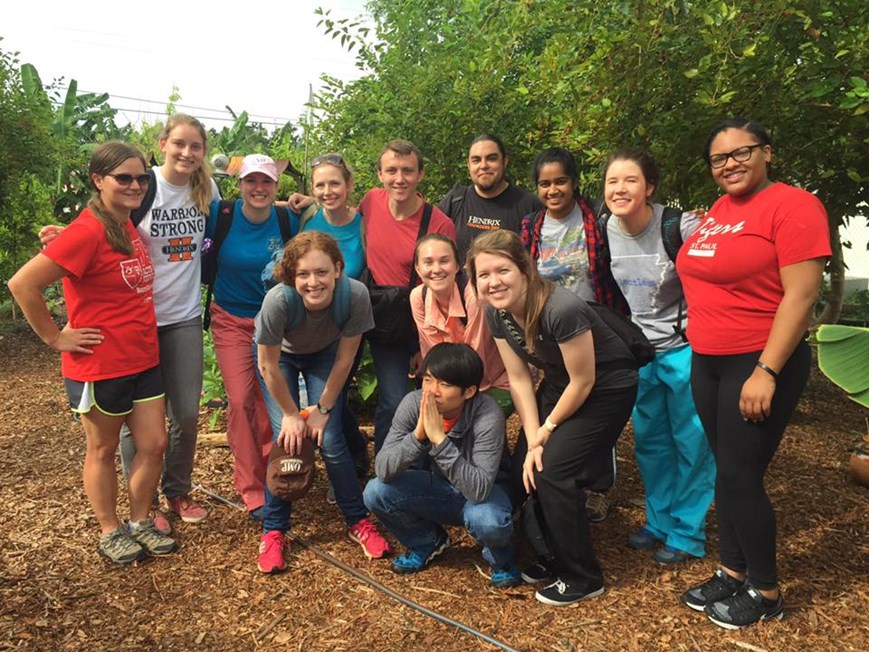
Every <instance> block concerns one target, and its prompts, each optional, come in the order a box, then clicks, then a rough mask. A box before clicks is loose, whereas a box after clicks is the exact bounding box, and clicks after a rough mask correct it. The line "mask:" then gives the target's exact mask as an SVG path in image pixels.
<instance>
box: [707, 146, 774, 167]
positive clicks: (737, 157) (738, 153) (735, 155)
mask: <svg viewBox="0 0 869 652" xmlns="http://www.w3.org/2000/svg"><path fill="white" fill-rule="evenodd" d="M755 147H763V145H761V144H760V143H755V144H754V145H744V146H743V147H737V148H736V149H735V150H733V151H732V152H727V153H726V154H713V155H712V156H710V157H709V167H712V168H723V167H724V166H725V165H726V164H727V159H729V158H732V159H733V160H734V161H736V162H737V163H745V162H746V161H747V160H748V159H750V158H751V154H752V152H754V148H755Z"/></svg>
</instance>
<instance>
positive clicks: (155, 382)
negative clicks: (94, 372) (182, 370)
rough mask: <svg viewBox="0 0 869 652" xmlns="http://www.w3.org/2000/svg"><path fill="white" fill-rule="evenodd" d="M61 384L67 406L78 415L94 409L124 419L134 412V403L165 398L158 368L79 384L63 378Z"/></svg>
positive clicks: (79, 382)
mask: <svg viewBox="0 0 869 652" xmlns="http://www.w3.org/2000/svg"><path fill="white" fill-rule="evenodd" d="M63 384H64V386H65V387H66V396H67V398H69V406H70V408H72V411H73V412H76V413H78V414H86V413H88V412H90V411H91V408H93V407H96V408H97V409H98V410H99V411H100V412H102V413H103V414H107V415H109V416H113V417H116V416H123V415H125V414H129V413H130V412H132V411H133V404H134V403H144V402H145V401H153V400H155V399H158V398H162V397H163V396H164V395H165V391H164V390H163V375H162V374H161V373H160V367H159V366H157V367H151V368H150V369H148V370H146V371H141V372H139V373H137V374H131V375H129V376H121V377H120V378H108V379H106V380H95V381H88V382H81V381H78V380H70V379H69V378H64V379H63Z"/></svg>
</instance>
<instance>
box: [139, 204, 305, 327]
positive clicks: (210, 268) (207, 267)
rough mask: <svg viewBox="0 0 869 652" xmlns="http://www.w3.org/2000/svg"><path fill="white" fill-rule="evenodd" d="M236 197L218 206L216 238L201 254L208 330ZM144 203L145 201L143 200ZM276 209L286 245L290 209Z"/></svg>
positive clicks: (204, 319) (290, 229) (204, 320)
mask: <svg viewBox="0 0 869 652" xmlns="http://www.w3.org/2000/svg"><path fill="white" fill-rule="evenodd" d="M236 201H237V200H235V199H221V200H220V202H219V204H218V206H217V215H216V216H215V219H216V220H217V222H215V224H214V239H213V240H212V243H211V247H210V248H209V249H208V251H204V252H202V254H201V258H202V271H201V273H200V277H199V280H200V282H201V283H202V285H204V286H206V289H205V308H204V312H203V315H202V328H203V329H205V330H208V328H209V327H210V326H211V312H210V311H209V308H210V307H211V299H212V298H213V295H214V281H215V280H216V279H217V257H218V254H219V253H220V246H221V245H222V244H223V241H224V240H226V235H227V234H228V233H229V228H230V227H231V226H232V217H233V214H234V213H235V202H236ZM143 203H144V202H143ZM275 211H276V212H277V214H278V226H279V227H280V229H281V240H282V241H283V244H284V245H286V244H287V242H289V241H290V238H292V237H293V235H295V234H294V233H293V227H292V224H291V222H290V211H289V210H288V209H287V208H286V207H285V206H275Z"/></svg>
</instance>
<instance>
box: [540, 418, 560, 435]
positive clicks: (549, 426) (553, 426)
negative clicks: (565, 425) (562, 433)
mask: <svg viewBox="0 0 869 652" xmlns="http://www.w3.org/2000/svg"><path fill="white" fill-rule="evenodd" d="M543 427H544V428H546V429H547V430H548V431H549V432H550V433H552V432H555V429H556V428H557V427H558V424H557V423H554V422H553V421H552V420H551V419H550V418H549V417H546V421H544V422H543Z"/></svg>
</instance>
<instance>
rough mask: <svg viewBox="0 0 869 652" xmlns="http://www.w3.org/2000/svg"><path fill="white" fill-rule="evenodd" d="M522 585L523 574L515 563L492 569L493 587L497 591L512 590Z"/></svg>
mask: <svg viewBox="0 0 869 652" xmlns="http://www.w3.org/2000/svg"><path fill="white" fill-rule="evenodd" d="M520 584H522V574H521V573H520V572H519V570H518V569H517V568H516V564H514V563H513V562H510V563H509V564H506V565H504V566H501V567H499V568H493V569H492V586H494V587H495V588H496V589H512V588H513V587H514V586H519V585H520Z"/></svg>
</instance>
